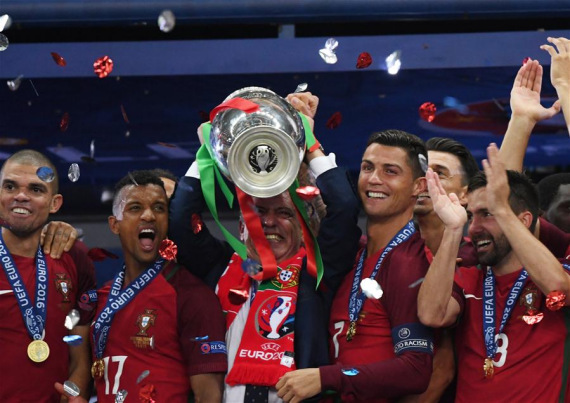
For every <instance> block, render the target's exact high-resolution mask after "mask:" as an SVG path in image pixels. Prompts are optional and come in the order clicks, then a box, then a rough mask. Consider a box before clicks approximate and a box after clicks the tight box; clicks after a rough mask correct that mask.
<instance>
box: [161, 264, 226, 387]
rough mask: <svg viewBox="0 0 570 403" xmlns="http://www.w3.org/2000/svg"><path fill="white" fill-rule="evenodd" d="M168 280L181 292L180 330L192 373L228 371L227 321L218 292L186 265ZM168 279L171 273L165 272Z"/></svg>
mask: <svg viewBox="0 0 570 403" xmlns="http://www.w3.org/2000/svg"><path fill="white" fill-rule="evenodd" d="M178 267H179V269H178V270H177V272H176V273H175V275H174V276H172V278H171V279H169V280H168V281H169V282H170V283H171V284H172V286H173V287H174V289H175V290H176V293H177V304H178V333H179V335H180V345H181V348H182V355H183V357H184V360H185V362H186V372H187V375H188V376H192V375H197V374H205V373H213V372H226V371H227V369H228V364H227V351H226V343H225V335H226V324H225V320H224V316H223V313H222V307H221V306H220V302H219V301H218V298H217V297H216V295H215V294H214V291H212V289H210V288H209V287H208V286H206V284H204V283H203V282H202V281H201V280H199V279H198V278H197V277H195V276H194V275H192V274H190V272H189V271H188V270H187V269H186V268H184V267H183V266H178ZM165 276H166V278H167V279H168V277H169V275H168V273H165Z"/></svg>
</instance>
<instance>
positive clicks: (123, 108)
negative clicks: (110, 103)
mask: <svg viewBox="0 0 570 403" xmlns="http://www.w3.org/2000/svg"><path fill="white" fill-rule="evenodd" d="M121 113H122V114H123V120H124V121H125V123H127V124H128V123H131V122H129V117H128V116H127V111H126V110H125V107H124V106H123V105H121Z"/></svg>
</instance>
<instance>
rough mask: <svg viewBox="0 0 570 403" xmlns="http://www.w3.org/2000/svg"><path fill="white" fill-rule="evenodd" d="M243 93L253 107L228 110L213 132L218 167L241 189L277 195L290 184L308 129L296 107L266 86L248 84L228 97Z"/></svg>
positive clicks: (215, 121) (215, 122) (256, 194)
mask: <svg viewBox="0 0 570 403" xmlns="http://www.w3.org/2000/svg"><path fill="white" fill-rule="evenodd" d="M233 98H243V99H246V100H248V101H251V102H254V103H256V104H257V105H259V109H258V110H257V111H255V112H251V113H246V112H244V111H242V110H239V109H225V110H222V111H220V112H218V114H217V115H216V116H215V118H214V119H213V121H212V130H211V132H210V146H211V151H212V157H213V159H214V160H215V161H216V164H217V166H218V168H219V169H220V171H221V172H222V173H223V174H224V175H225V176H226V177H227V178H228V179H229V180H231V181H232V182H233V183H234V184H235V185H236V186H237V187H238V188H240V189H241V190H242V191H243V192H245V193H247V194H249V195H251V196H254V197H273V196H276V195H278V194H280V193H282V192H284V191H285V190H287V189H288V188H289V186H291V184H292V183H293V182H294V181H295V178H296V177H297V173H298V171H299V167H300V165H301V161H302V160H303V157H304V154H305V129H304V127H303V121H302V120H301V117H300V116H299V114H298V112H297V111H296V110H295V109H294V108H293V107H292V106H291V104H289V102H287V101H286V100H285V99H283V98H281V97H280V96H279V95H277V94H275V93H274V92H273V91H270V90H268V89H266V88H261V87H246V88H242V89H239V90H237V91H235V92H233V93H232V94H230V95H229V96H228V97H227V98H226V99H225V100H224V102H226V101H228V100H230V99H233Z"/></svg>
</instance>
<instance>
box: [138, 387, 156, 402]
mask: <svg viewBox="0 0 570 403" xmlns="http://www.w3.org/2000/svg"><path fill="white" fill-rule="evenodd" d="M155 398H156V389H155V387H154V385H153V384H151V383H148V384H146V385H144V386H143V387H142V388H141V390H140V391H139V401H140V402H142V403H155V400H154V399H155Z"/></svg>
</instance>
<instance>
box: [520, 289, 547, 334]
mask: <svg viewBox="0 0 570 403" xmlns="http://www.w3.org/2000/svg"><path fill="white" fill-rule="evenodd" d="M519 304H520V305H522V306H524V307H525V308H526V312H525V314H524V315H523V316H522V317H521V319H522V320H523V321H524V322H525V323H526V324H527V325H536V324H537V323H539V322H540V321H541V320H542V318H543V317H544V314H543V313H542V312H539V308H540V299H539V293H538V290H537V289H536V288H534V287H526V288H525V289H524V290H523V293H522V295H521V297H520V299H519Z"/></svg>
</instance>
